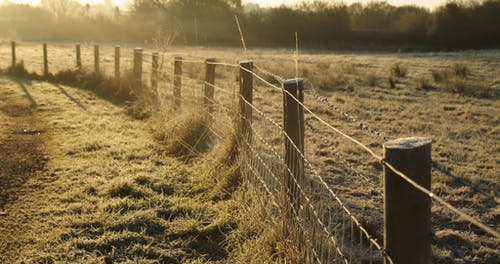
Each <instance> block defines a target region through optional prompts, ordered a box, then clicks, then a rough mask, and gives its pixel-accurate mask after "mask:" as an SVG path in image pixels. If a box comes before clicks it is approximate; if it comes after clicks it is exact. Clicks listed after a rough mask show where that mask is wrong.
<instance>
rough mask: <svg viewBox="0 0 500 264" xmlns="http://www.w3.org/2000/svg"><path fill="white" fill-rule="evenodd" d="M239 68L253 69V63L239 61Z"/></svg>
mask: <svg viewBox="0 0 500 264" xmlns="http://www.w3.org/2000/svg"><path fill="white" fill-rule="evenodd" d="M240 66H241V67H244V68H252V67H253V61H251V60H244V61H240Z"/></svg>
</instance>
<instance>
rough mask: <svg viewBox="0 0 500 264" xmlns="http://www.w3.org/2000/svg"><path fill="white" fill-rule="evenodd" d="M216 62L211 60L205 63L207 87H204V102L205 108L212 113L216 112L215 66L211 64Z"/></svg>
mask: <svg viewBox="0 0 500 264" xmlns="http://www.w3.org/2000/svg"><path fill="white" fill-rule="evenodd" d="M212 62H215V59H213V58H210V59H207V60H206V62H205V67H206V68H205V85H204V94H205V97H204V99H205V100H204V101H205V106H206V107H207V109H208V111H209V112H210V113H212V112H213V110H214V107H213V105H214V87H213V85H214V84H215V64H211V63H212Z"/></svg>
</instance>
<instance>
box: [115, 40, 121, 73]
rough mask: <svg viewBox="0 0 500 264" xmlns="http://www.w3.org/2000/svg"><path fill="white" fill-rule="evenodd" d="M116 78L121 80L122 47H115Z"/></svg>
mask: <svg viewBox="0 0 500 264" xmlns="http://www.w3.org/2000/svg"><path fill="white" fill-rule="evenodd" d="M115 78H116V79H117V80H118V79H120V46H116V47H115Z"/></svg>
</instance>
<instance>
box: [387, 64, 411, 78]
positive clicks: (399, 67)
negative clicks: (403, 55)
mask: <svg viewBox="0 0 500 264" xmlns="http://www.w3.org/2000/svg"><path fill="white" fill-rule="evenodd" d="M407 74H408V67H407V66H405V65H403V64H401V63H399V62H398V63H395V64H393V65H392V66H391V76H394V77H397V78H404V77H406V75H407Z"/></svg>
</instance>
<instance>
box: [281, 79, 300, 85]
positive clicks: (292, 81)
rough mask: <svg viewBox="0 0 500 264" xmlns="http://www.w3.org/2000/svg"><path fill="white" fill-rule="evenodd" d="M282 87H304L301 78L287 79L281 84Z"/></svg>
mask: <svg viewBox="0 0 500 264" xmlns="http://www.w3.org/2000/svg"><path fill="white" fill-rule="evenodd" d="M283 85H285V86H287V85H299V86H303V85H304V79H302V78H293V79H288V80H285V81H284V82H283Z"/></svg>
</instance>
